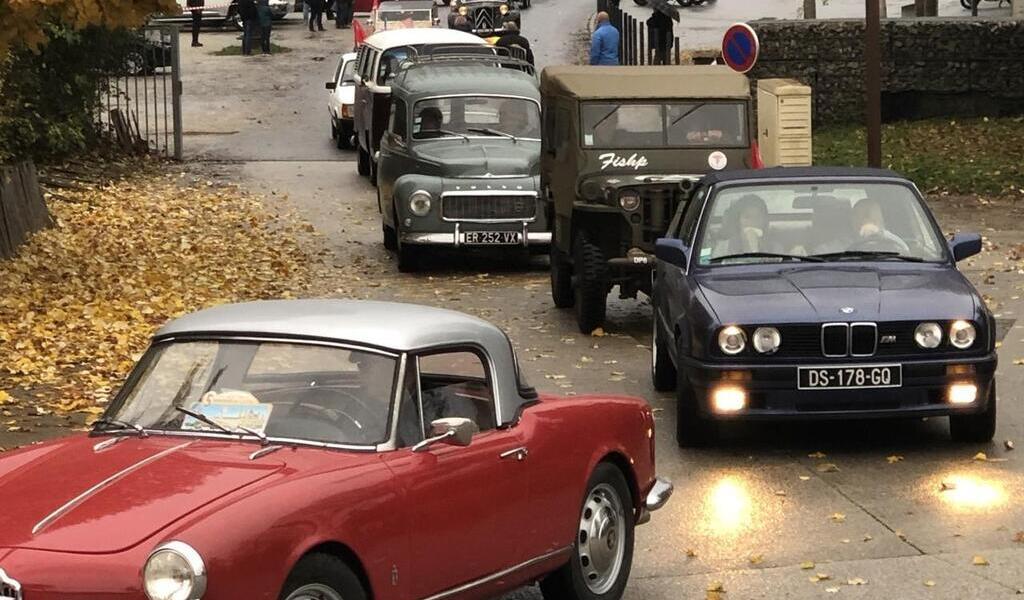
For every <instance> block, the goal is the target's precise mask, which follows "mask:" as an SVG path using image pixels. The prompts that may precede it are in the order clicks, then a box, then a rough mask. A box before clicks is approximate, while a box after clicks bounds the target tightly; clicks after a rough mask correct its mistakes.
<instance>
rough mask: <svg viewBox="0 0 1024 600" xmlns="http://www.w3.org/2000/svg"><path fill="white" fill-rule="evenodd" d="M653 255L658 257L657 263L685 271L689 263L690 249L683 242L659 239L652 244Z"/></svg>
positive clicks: (673, 239)
mask: <svg viewBox="0 0 1024 600" xmlns="http://www.w3.org/2000/svg"><path fill="white" fill-rule="evenodd" d="M654 255H655V256H656V257H658V260H659V261H661V262H665V263H668V264H670V265H675V266H677V267H679V268H680V269H685V268H686V265H687V263H689V262H690V248H689V247H687V245H686V244H685V243H683V240H677V239H675V238H659V239H658V240H657V241H656V242H655V243H654Z"/></svg>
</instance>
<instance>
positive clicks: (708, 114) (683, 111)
mask: <svg viewBox="0 0 1024 600" xmlns="http://www.w3.org/2000/svg"><path fill="white" fill-rule="evenodd" d="M582 133H583V139H582V140H581V141H582V143H583V146H584V147H585V148H623V149H629V148H746V147H747V146H749V141H748V137H747V105H746V103H744V102H671V103H651V104H613V103H607V102H593V103H588V104H584V105H583V129H582Z"/></svg>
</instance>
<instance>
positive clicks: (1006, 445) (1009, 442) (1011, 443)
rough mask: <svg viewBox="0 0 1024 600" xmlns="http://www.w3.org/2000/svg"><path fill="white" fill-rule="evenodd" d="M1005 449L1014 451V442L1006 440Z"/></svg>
mask: <svg viewBox="0 0 1024 600" xmlns="http://www.w3.org/2000/svg"><path fill="white" fill-rule="evenodd" d="M1003 447H1004V448H1006V449H1007V450H1013V440H1006V441H1004V442H1003Z"/></svg>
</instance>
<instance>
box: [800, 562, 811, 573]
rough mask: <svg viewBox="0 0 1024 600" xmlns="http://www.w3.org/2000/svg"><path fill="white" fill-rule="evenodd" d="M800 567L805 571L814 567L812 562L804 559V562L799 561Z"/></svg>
mask: <svg viewBox="0 0 1024 600" xmlns="http://www.w3.org/2000/svg"><path fill="white" fill-rule="evenodd" d="M800 568H801V569H803V570H805V571H808V570H810V569H813V568H814V562H813V561H810V560H805V561H804V562H802V563H800Z"/></svg>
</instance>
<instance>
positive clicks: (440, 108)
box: [413, 96, 540, 140]
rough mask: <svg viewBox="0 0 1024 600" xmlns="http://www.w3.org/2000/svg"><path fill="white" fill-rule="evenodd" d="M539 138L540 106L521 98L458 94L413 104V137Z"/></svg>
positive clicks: (421, 138)
mask: <svg viewBox="0 0 1024 600" xmlns="http://www.w3.org/2000/svg"><path fill="white" fill-rule="evenodd" d="M439 137H504V138H510V139H511V138H515V139H528V140H539V139H540V108H539V107H538V106H537V103H536V102H534V101H532V100H527V99H524V98H508V97H501V96H457V97H452V98H431V99H429V100H421V101H419V102H417V103H416V111H415V113H414V122H413V138H414V139H417V140H425V139H434V138H439Z"/></svg>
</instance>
